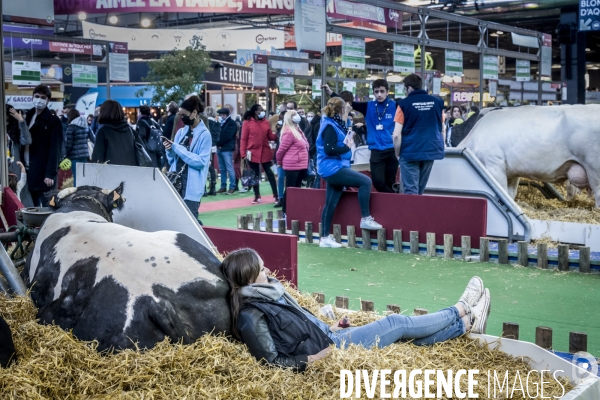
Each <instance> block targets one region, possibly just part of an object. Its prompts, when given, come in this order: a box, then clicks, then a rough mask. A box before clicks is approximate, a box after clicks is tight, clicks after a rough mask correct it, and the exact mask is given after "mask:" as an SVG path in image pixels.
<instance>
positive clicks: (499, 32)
mask: <svg viewBox="0 0 600 400" xmlns="http://www.w3.org/2000/svg"><path fill="white" fill-rule="evenodd" d="M496 33H497V34H498V35H504V32H502V31H496Z"/></svg>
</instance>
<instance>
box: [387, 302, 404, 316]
mask: <svg viewBox="0 0 600 400" xmlns="http://www.w3.org/2000/svg"><path fill="white" fill-rule="evenodd" d="M386 308H387V310H388V311H391V312H393V313H394V314H400V312H401V311H402V309H401V308H400V306H399V305H398V304H388V305H387V306H386Z"/></svg>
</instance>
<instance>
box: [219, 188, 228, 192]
mask: <svg viewBox="0 0 600 400" xmlns="http://www.w3.org/2000/svg"><path fill="white" fill-rule="evenodd" d="M225 192H227V189H225V188H221V189H219V190H217V193H225Z"/></svg>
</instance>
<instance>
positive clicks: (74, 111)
mask: <svg viewBox="0 0 600 400" xmlns="http://www.w3.org/2000/svg"><path fill="white" fill-rule="evenodd" d="M80 115H81V114H79V111H77V109H75V108H71V109H70V110H69V112H68V113H67V123H69V124H70V123H71V121H73V120H74V119H75V118H79V117H80Z"/></svg>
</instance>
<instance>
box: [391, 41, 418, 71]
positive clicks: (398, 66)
mask: <svg viewBox="0 0 600 400" xmlns="http://www.w3.org/2000/svg"><path fill="white" fill-rule="evenodd" d="M394 72H409V73H414V72H415V46H414V45H412V44H401V43H394Z"/></svg>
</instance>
